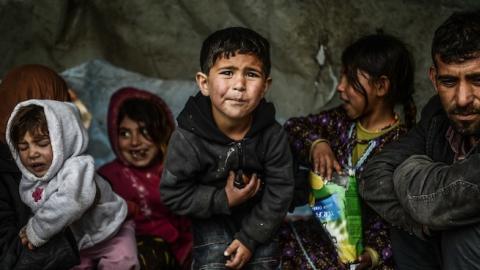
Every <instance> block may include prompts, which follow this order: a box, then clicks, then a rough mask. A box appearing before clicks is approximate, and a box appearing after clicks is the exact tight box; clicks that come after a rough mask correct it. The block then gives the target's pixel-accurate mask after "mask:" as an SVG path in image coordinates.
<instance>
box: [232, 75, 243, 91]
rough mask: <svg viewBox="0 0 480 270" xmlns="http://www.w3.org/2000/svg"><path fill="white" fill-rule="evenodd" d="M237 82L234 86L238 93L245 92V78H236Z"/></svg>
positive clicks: (238, 76) (241, 76)
mask: <svg viewBox="0 0 480 270" xmlns="http://www.w3.org/2000/svg"><path fill="white" fill-rule="evenodd" d="M234 79H235V81H234V84H233V89H234V90H237V91H244V90H245V77H244V76H243V75H237V76H235V78H234Z"/></svg>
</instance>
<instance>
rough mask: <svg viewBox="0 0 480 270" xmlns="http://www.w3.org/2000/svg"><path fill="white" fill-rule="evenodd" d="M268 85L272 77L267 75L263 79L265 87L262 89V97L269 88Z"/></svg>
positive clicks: (270, 83)
mask: <svg viewBox="0 0 480 270" xmlns="http://www.w3.org/2000/svg"><path fill="white" fill-rule="evenodd" d="M270 85H272V77H268V78H267V79H266V80H265V88H264V89H263V93H262V97H264V96H265V94H266V93H267V91H268V90H269V89H270Z"/></svg>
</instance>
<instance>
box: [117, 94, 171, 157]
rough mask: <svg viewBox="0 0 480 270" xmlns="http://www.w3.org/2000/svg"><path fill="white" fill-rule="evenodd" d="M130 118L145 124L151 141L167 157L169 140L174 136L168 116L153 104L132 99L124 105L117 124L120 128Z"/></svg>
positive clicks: (143, 100) (140, 99) (139, 99)
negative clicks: (126, 118)
mask: <svg viewBox="0 0 480 270" xmlns="http://www.w3.org/2000/svg"><path fill="white" fill-rule="evenodd" d="M125 116H128V118H130V119H132V120H133V121H136V122H140V123H143V124H144V125H145V128H146V129H147V131H148V134H149V135H150V138H148V139H150V140H152V141H153V143H154V144H155V145H157V146H158V147H159V148H160V150H161V154H162V158H163V156H164V155H165V151H166V149H167V144H168V140H169V139H170V135H171V134H172V131H173V130H172V128H171V127H170V125H169V124H168V120H167V117H168V116H167V115H166V114H165V112H164V111H162V110H161V108H159V106H157V105H156V104H154V103H153V102H151V101H149V100H146V99H142V98H132V99H128V100H126V101H125V102H123V103H122V105H121V106H120V110H119V112H118V118H117V123H118V127H120V122H121V121H122V120H123V119H124V118H125Z"/></svg>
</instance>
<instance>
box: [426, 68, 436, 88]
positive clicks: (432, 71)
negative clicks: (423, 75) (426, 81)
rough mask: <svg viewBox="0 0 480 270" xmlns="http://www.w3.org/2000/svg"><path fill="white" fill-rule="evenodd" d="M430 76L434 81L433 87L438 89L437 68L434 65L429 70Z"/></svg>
mask: <svg viewBox="0 0 480 270" xmlns="http://www.w3.org/2000/svg"><path fill="white" fill-rule="evenodd" d="M428 78H430V81H431V82H432V85H433V88H435V91H438V90H437V69H436V68H435V66H434V65H432V66H430V69H429V70H428Z"/></svg>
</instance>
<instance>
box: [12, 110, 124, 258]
mask: <svg viewBox="0 0 480 270" xmlns="http://www.w3.org/2000/svg"><path fill="white" fill-rule="evenodd" d="M30 104H35V105H38V106H41V107H43V109H44V111H45V117H46V119H47V122H48V131H49V135H50V141H51V146H52V150H53V160H52V164H51V165H50V168H49V169H48V171H47V173H46V174H45V175H44V176H42V177H36V176H35V175H34V174H32V173H31V172H29V171H28V170H27V169H26V168H25V166H23V164H22V162H21V160H20V157H19V154H18V152H17V151H16V150H15V147H14V146H13V145H12V141H11V140H10V132H11V121H12V119H13V117H14V116H15V115H16V114H17V112H18V110H19V109H20V108H21V107H24V106H27V105H30ZM6 137H7V142H8V145H9V147H10V151H12V154H13V157H14V158H15V161H16V163H17V165H18V167H19V168H20V170H21V172H22V174H23V175H22V180H21V182H20V187H19V189H20V197H21V199H22V201H23V202H24V203H25V204H26V205H28V206H29V207H30V208H31V209H32V212H33V213H34V215H33V216H32V217H31V218H30V220H29V221H28V223H27V225H26V231H27V237H28V239H29V240H30V242H31V243H32V244H33V245H34V246H37V247H38V246H41V245H43V244H45V243H46V242H47V241H48V240H49V239H50V238H51V237H52V236H54V235H55V234H57V233H58V232H60V231H61V230H63V229H64V228H65V227H66V226H69V227H70V229H71V230H72V232H73V234H74V236H75V238H76V240H77V244H78V247H79V249H84V248H88V247H91V246H93V245H95V244H97V243H99V242H101V241H102V240H105V239H107V238H109V237H111V236H113V235H114V234H115V233H116V232H117V231H118V229H119V228H120V226H121V224H122V223H123V221H124V220H125V217H126V215H127V206H126V203H125V201H124V200H123V199H122V198H120V197H119V196H118V195H117V194H115V193H114V192H113V191H112V189H111V187H110V185H109V184H108V183H107V182H106V181H105V180H104V179H103V178H101V177H100V176H98V175H97V174H96V173H95V166H94V161H93V158H92V157H91V156H89V155H87V154H85V150H86V148H87V144H88V135H87V132H86V130H85V129H84V128H83V126H82V123H81V120H80V116H79V113H78V110H77V109H76V107H75V106H74V105H73V104H71V103H67V102H59V101H52V100H28V101H25V102H21V103H19V104H18V105H17V106H16V107H15V109H14V111H13V113H12V115H11V116H10V119H9V121H8V126H7V136H6Z"/></svg>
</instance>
